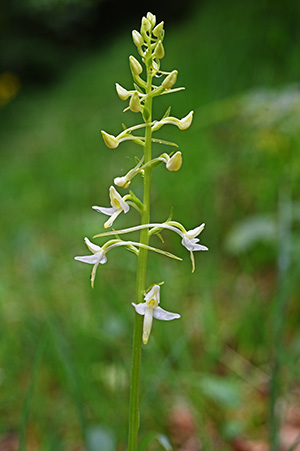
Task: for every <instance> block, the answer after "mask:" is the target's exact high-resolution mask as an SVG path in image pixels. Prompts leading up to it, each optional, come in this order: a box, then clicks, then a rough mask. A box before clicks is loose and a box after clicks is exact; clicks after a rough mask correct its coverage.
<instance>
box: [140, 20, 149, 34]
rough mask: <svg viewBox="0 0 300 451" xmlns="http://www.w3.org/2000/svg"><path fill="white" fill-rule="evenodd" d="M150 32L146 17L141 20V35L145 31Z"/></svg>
mask: <svg viewBox="0 0 300 451" xmlns="http://www.w3.org/2000/svg"><path fill="white" fill-rule="evenodd" d="M150 30H151V23H150V22H149V20H148V19H147V18H146V17H143V18H142V25H141V35H143V34H145V33H146V32H147V31H150Z"/></svg>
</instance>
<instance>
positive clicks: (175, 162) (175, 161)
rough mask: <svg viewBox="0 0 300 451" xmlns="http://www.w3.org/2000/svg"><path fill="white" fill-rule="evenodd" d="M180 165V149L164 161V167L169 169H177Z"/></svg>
mask: <svg viewBox="0 0 300 451" xmlns="http://www.w3.org/2000/svg"><path fill="white" fill-rule="evenodd" d="M181 165H182V154H181V152H180V151H178V152H176V153H175V154H174V155H173V156H172V157H171V158H170V159H169V161H167V163H166V168H167V169H168V170H169V171H178V170H179V169H180V168H181Z"/></svg>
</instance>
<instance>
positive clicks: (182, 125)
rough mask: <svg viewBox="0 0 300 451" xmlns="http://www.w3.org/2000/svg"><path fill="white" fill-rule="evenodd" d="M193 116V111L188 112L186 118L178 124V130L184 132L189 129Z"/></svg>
mask: <svg viewBox="0 0 300 451" xmlns="http://www.w3.org/2000/svg"><path fill="white" fill-rule="evenodd" d="M193 114H194V111H190V112H189V114H188V115H187V116H185V117H183V118H182V119H180V121H179V124H178V128H179V129H180V130H186V129H187V128H189V127H190V126H191V123H192V120H193Z"/></svg>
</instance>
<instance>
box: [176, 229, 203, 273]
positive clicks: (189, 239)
mask: <svg viewBox="0 0 300 451" xmlns="http://www.w3.org/2000/svg"><path fill="white" fill-rule="evenodd" d="M204 227H205V224H204V223H203V224H201V225H200V226H198V227H196V228H195V229H192V230H188V231H187V232H185V233H183V234H182V240H181V244H182V245H183V246H184V247H185V248H186V249H187V250H188V251H190V256H191V261H192V272H194V271H195V258H194V254H193V251H208V247H206V246H203V245H202V244H198V242H199V241H200V240H199V238H196V237H197V236H198V235H199V234H200V233H201V232H202V230H203V229H204Z"/></svg>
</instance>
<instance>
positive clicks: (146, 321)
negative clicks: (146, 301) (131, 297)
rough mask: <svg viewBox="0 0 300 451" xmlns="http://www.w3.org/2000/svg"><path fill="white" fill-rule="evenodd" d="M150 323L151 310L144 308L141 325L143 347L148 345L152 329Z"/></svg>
mask: <svg viewBox="0 0 300 451" xmlns="http://www.w3.org/2000/svg"><path fill="white" fill-rule="evenodd" d="M152 321H153V309H152V308H151V307H146V309H145V317H144V324H143V342H144V344H145V345H146V344H147V343H148V340H149V335H150V332H151V329H152Z"/></svg>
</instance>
